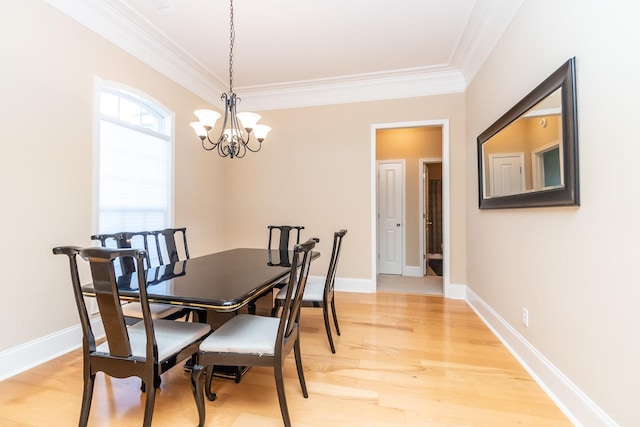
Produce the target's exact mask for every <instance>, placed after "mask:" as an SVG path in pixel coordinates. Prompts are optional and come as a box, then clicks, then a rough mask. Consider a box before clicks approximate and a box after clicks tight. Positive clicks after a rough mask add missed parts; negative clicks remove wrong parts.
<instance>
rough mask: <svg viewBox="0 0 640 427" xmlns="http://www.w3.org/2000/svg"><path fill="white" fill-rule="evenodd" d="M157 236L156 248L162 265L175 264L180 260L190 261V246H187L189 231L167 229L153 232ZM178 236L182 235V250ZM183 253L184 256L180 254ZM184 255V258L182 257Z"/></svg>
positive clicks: (183, 228) (184, 229)
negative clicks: (179, 247)
mask: <svg viewBox="0 0 640 427" xmlns="http://www.w3.org/2000/svg"><path fill="white" fill-rule="evenodd" d="M150 234H153V235H154V236H156V247H157V250H158V256H159V257H160V264H173V263H176V262H178V261H180V260H184V259H189V246H188V245H187V229H186V228H185V227H182V228H165V229H164V230H156V231H151V232H150ZM176 234H182V239H180V241H181V242H182V249H181V250H179V249H178V246H179V245H178V243H177V242H178V241H177V240H176ZM180 252H182V254H181V253H180ZM181 255H182V256H181Z"/></svg>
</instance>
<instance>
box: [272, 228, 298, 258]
mask: <svg viewBox="0 0 640 427" xmlns="http://www.w3.org/2000/svg"><path fill="white" fill-rule="evenodd" d="M267 228H268V229H269V243H268V245H267V248H268V249H269V265H280V266H283V267H290V266H291V262H290V260H289V247H290V240H291V235H292V234H293V233H292V231H293V232H295V235H296V239H295V244H296V245H297V244H300V230H304V226H302V225H269V226H267ZM274 230H277V232H279V234H280V235H279V237H278V248H277V249H278V255H279V259H280V261H279V262H277V263H274V262H273V259H272V255H271V250H272V249H273V248H272V244H273V240H274V239H273V235H274V234H277V233H274Z"/></svg>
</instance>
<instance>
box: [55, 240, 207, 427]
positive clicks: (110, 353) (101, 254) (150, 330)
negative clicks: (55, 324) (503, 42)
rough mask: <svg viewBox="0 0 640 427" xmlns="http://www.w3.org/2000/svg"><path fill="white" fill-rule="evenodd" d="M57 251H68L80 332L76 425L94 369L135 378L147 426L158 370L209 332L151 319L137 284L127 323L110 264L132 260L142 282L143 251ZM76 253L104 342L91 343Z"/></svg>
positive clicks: (85, 409)
mask: <svg viewBox="0 0 640 427" xmlns="http://www.w3.org/2000/svg"><path fill="white" fill-rule="evenodd" d="M53 253H54V254H56V255H67V257H68V258H69V266H70V271H71V283H72V285H73V293H74V296H75V300H76V306H77V308H78V314H79V316H80V323H81V325H82V332H83V340H82V343H83V362H84V363H83V364H84V368H83V376H84V390H83V394H82V409H81V412H80V421H79V425H80V426H86V425H87V422H88V419H89V410H90V409H91V400H92V395H93V386H94V381H95V375H96V373H97V372H104V373H105V374H106V375H109V376H112V377H116V378H126V377H131V376H137V377H139V378H141V379H142V382H143V384H144V385H145V390H146V394H147V396H146V403H145V410H144V423H143V425H144V426H150V425H151V419H152V417H153V406H154V402H155V389H156V386H157V385H158V382H159V378H160V374H162V373H164V372H166V371H167V370H168V369H170V368H171V367H173V366H175V365H176V364H177V363H178V362H179V361H181V360H183V359H186V358H188V357H190V356H191V355H193V354H194V353H196V352H197V351H198V346H199V345H200V342H201V341H202V339H203V338H204V337H205V336H206V335H207V334H208V333H209V332H210V330H211V328H210V326H209V325H207V324H202V323H189V322H177V321H173V320H165V319H156V320H152V319H151V312H150V310H149V303H148V300H147V292H146V286H140V287H139V288H140V305H141V306H142V312H143V320H142V321H141V322H138V323H136V324H135V325H133V326H129V327H127V325H126V323H125V318H124V315H123V313H122V308H121V305H120V299H119V293H118V288H117V283H116V280H117V275H116V272H115V268H114V262H115V261H116V260H119V259H121V258H123V257H129V258H132V259H133V261H134V266H135V268H136V273H135V275H136V279H137V282H138V283H145V272H144V260H145V257H146V253H145V252H144V251H142V250H137V249H112V248H97V247H93V248H86V249H80V248H78V247H73V246H63V247H57V248H54V249H53ZM77 255H80V256H81V257H82V258H84V259H85V260H88V261H89V264H90V267H91V275H92V278H93V286H94V288H95V291H96V299H97V301H98V306H99V308H100V313H101V316H102V323H103V325H104V329H105V333H106V341H105V342H104V343H102V344H100V345H96V340H95V337H94V334H93V331H92V329H91V323H90V319H89V314H88V312H87V307H86V305H85V302H84V298H83V296H82V289H81V285H80V278H79V275H78V263H77Z"/></svg>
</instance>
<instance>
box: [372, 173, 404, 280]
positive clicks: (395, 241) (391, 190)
mask: <svg viewBox="0 0 640 427" xmlns="http://www.w3.org/2000/svg"><path fill="white" fill-rule="evenodd" d="M402 181H403V167H402V163H381V164H380V165H379V168H378V193H379V194H378V201H379V210H378V218H379V219H380V220H379V233H378V240H379V242H378V248H379V263H378V272H379V273H381V274H402V264H403V259H402V234H403V229H404V225H403V224H402V222H403V200H404V197H403V193H402V192H403V186H402Z"/></svg>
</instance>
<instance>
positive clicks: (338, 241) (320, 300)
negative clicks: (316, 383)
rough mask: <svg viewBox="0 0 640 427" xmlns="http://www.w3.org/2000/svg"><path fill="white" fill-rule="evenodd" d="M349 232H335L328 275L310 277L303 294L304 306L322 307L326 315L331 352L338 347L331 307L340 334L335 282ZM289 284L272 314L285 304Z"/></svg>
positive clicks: (278, 296)
mask: <svg viewBox="0 0 640 427" xmlns="http://www.w3.org/2000/svg"><path fill="white" fill-rule="evenodd" d="M345 234H347V230H340V231H336V232H335V233H333V250H332V251H331V259H330V260H329V270H328V271H327V275H326V277H324V278H322V277H310V278H309V279H308V280H307V286H306V288H305V290H304V294H303V296H302V306H303V307H321V308H322V314H323V315H324V327H325V329H326V331H327V338H328V339H329V347H331V352H332V353H335V352H336V348H335V346H334V345H333V338H332V336H331V325H330V322H329V307H331V314H332V315H333V323H334V325H335V327H336V333H337V334H338V335H340V327H339V326H338V316H337V315H336V303H335V299H334V292H333V288H334V283H335V280H336V270H337V268H338V260H339V259H340V250H341V248H342V238H343V237H344V235H345ZM287 292H288V289H287V286H285V287H284V288H282V289H280V291H279V292H278V294H277V295H276V299H275V300H274V307H273V311H272V315H275V314H276V313H277V311H278V309H279V308H280V307H283V306H284V303H285V301H286V298H287Z"/></svg>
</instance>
